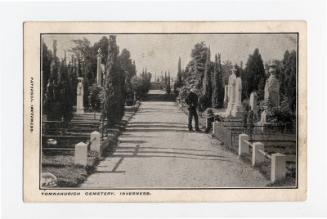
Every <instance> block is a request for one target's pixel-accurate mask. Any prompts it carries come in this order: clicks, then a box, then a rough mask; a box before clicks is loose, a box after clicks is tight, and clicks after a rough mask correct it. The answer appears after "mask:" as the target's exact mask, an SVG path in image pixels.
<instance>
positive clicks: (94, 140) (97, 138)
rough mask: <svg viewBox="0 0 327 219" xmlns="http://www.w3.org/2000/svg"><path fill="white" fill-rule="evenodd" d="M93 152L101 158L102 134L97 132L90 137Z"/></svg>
mask: <svg viewBox="0 0 327 219" xmlns="http://www.w3.org/2000/svg"><path fill="white" fill-rule="evenodd" d="M90 142H91V150H92V151H96V152H97V153H98V156H101V152H102V151H101V134H100V133H99V132H97V131H94V132H92V133H91V135H90Z"/></svg>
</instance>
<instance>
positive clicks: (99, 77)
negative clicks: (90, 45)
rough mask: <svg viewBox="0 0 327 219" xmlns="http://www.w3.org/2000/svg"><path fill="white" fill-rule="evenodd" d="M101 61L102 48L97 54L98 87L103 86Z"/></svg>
mask: <svg viewBox="0 0 327 219" xmlns="http://www.w3.org/2000/svg"><path fill="white" fill-rule="evenodd" d="M101 59H102V53H101V48H99V49H98V54H97V85H98V86H102V68H101Z"/></svg>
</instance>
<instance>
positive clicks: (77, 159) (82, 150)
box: [74, 142, 87, 166]
mask: <svg viewBox="0 0 327 219" xmlns="http://www.w3.org/2000/svg"><path fill="white" fill-rule="evenodd" d="M74 163H75V165H82V166H86V165H87V144H85V143H84V142H80V143H78V144H76V145H75V156H74Z"/></svg>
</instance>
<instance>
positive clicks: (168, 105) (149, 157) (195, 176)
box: [81, 101, 269, 189]
mask: <svg viewBox="0 0 327 219" xmlns="http://www.w3.org/2000/svg"><path fill="white" fill-rule="evenodd" d="M119 140H120V143H119V145H118V147H117V149H116V150H115V152H114V153H113V155H112V156H110V157H107V158H105V160H103V161H101V162H100V164H99V165H98V167H97V169H96V171H95V173H94V174H92V175H90V176H89V177H88V179H87V180H86V181H85V182H84V183H83V184H82V185H81V187H83V188H97V189H111V188H122V189H124V188H181V187H183V188H191V187H205V188H208V187H264V186H266V185H267V184H268V183H269V181H268V180H267V179H266V178H264V177H263V176H262V175H261V174H260V173H259V172H258V171H257V170H255V169H253V168H252V167H251V166H250V165H249V164H245V163H244V162H242V161H241V160H240V159H239V158H238V157H237V155H236V154H233V153H232V152H230V151H227V150H226V149H225V148H224V147H223V146H221V145H220V142H219V141H218V140H216V139H213V138H212V137H211V136H210V135H208V134H205V133H196V132H188V130H187V116H186V115H185V114H184V113H183V112H182V111H181V110H180V109H179V108H178V107H177V106H176V104H175V103H174V102H155V101H154V102H143V103H142V105H141V107H140V109H139V111H138V112H137V113H136V114H135V115H134V117H133V118H132V119H131V120H130V123H129V125H128V126H127V129H126V131H125V132H124V133H122V135H121V136H120V138H119Z"/></svg>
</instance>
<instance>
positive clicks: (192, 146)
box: [23, 21, 307, 202]
mask: <svg viewBox="0 0 327 219" xmlns="http://www.w3.org/2000/svg"><path fill="white" fill-rule="evenodd" d="M306 34H307V31H306V23H305V22H303V21H273V22H269V21H262V22H259V21H258V22H25V23H24V167H23V169H24V182H23V190H24V197H23V198H24V201H26V202H214V201H302V200H305V199H306V190H307V183H306V181H307V179H306V177H307V163H306V154H307V152H306V150H307V147H306V141H307V137H306V135H307V124H306V123H307V122H306V121H307V120H306V119H307V116H306V113H307V90H306V63H307V48H306V43H307V42H306V41H307V39H306Z"/></svg>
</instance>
